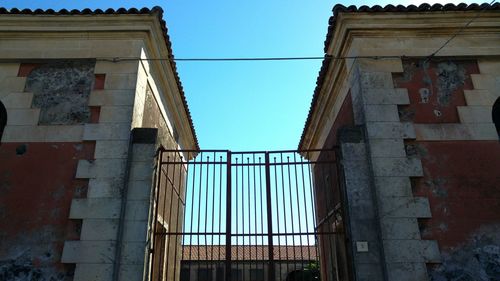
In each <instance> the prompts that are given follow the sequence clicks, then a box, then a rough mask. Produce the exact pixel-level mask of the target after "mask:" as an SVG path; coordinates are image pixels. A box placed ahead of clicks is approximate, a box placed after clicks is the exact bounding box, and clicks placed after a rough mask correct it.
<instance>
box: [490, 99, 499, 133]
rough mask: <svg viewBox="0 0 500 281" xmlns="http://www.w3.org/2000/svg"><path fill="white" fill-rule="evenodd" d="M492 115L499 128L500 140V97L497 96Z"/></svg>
mask: <svg viewBox="0 0 500 281" xmlns="http://www.w3.org/2000/svg"><path fill="white" fill-rule="evenodd" d="M491 117H492V118H493V123H495V127H496V128H497V134H498V139H499V140H500V97H499V98H497V100H496V101H495V103H494V104H493V110H492V111H491Z"/></svg>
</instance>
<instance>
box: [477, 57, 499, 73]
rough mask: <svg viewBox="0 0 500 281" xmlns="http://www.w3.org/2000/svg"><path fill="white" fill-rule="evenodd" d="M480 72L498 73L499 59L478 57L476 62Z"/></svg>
mask: <svg viewBox="0 0 500 281" xmlns="http://www.w3.org/2000/svg"><path fill="white" fill-rule="evenodd" d="M477 64H478V66H479V71H480V72H481V74H496V75H500V60H493V59H491V58H488V59H479V60H478V62H477Z"/></svg>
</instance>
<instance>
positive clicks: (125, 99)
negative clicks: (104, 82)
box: [89, 90, 135, 106]
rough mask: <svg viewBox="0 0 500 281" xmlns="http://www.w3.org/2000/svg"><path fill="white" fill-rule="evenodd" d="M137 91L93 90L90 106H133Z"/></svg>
mask: <svg viewBox="0 0 500 281" xmlns="http://www.w3.org/2000/svg"><path fill="white" fill-rule="evenodd" d="M134 95H135V92H134V91H131V90H93V91H92V92H91V93H90V97H89V106H119V105H124V106H127V105H128V106H132V105H134Z"/></svg>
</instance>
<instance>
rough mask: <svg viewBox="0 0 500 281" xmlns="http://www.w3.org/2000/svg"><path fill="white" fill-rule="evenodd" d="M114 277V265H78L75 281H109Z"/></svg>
mask: <svg viewBox="0 0 500 281" xmlns="http://www.w3.org/2000/svg"><path fill="white" fill-rule="evenodd" d="M112 276H113V265H112V264H109V263H107V264H95V263H77V264H76V268H75V275H74V277H73V281H109V280H111V279H112Z"/></svg>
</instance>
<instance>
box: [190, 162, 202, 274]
mask: <svg viewBox="0 0 500 281" xmlns="http://www.w3.org/2000/svg"><path fill="white" fill-rule="evenodd" d="M188 165H189V164H188ZM192 167H193V174H192V175H193V176H192V179H193V185H192V188H191V213H190V214H189V216H190V219H189V232H191V234H189V263H188V264H189V272H191V264H193V263H192V262H191V255H192V250H193V234H192V233H193V217H194V194H195V188H196V157H195V158H194V159H193V162H192ZM200 169H201V168H200ZM188 170H189V166H188Z"/></svg>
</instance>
